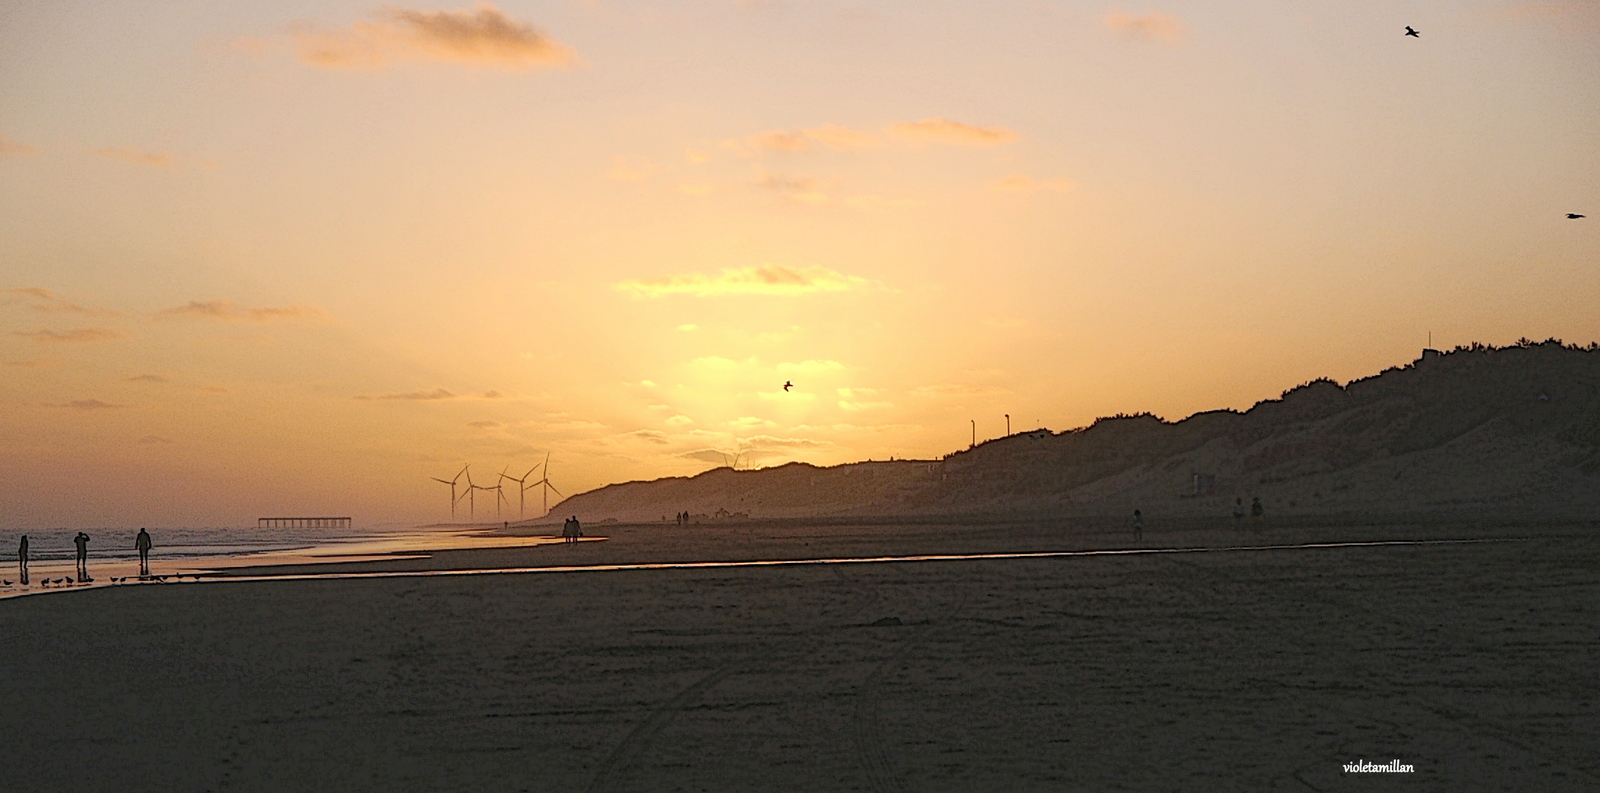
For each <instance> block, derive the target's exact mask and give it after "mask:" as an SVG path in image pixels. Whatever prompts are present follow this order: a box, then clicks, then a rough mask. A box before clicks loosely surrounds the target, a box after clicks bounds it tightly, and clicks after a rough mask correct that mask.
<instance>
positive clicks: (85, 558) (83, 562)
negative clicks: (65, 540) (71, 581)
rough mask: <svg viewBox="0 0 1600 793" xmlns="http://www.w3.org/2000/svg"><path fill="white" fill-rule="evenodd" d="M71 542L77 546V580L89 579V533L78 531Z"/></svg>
mask: <svg viewBox="0 0 1600 793" xmlns="http://www.w3.org/2000/svg"><path fill="white" fill-rule="evenodd" d="M72 542H73V544H74V545H77V546H78V580H79V581H89V580H91V579H90V578H89V535H87V534H84V533H83V532H81V531H80V532H78V536H76V537H73V538H72Z"/></svg>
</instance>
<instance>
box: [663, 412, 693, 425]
mask: <svg viewBox="0 0 1600 793" xmlns="http://www.w3.org/2000/svg"><path fill="white" fill-rule="evenodd" d="M661 423H663V424H666V425H667V426H669V427H687V426H689V425H690V424H693V423H694V419H692V418H689V417H688V416H685V415H683V414H682V413H679V414H678V415H676V416H670V417H668V418H666V419H665V420H663V421H662V422H661Z"/></svg>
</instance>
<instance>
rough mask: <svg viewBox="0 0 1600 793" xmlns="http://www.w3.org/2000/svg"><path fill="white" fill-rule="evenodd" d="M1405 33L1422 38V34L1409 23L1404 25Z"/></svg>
mask: <svg viewBox="0 0 1600 793" xmlns="http://www.w3.org/2000/svg"><path fill="white" fill-rule="evenodd" d="M1406 35H1407V36H1411V37H1412V38H1419V39H1420V38H1422V34H1421V33H1418V32H1417V31H1416V29H1415V28H1413V27H1411V26H1410V25H1406Z"/></svg>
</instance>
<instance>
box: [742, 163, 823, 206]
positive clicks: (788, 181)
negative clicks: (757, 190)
mask: <svg viewBox="0 0 1600 793" xmlns="http://www.w3.org/2000/svg"><path fill="white" fill-rule="evenodd" d="M755 183H756V186H757V187H761V188H765V189H767V190H772V191H774V192H777V193H782V194H783V195H785V196H788V197H789V198H792V199H794V200H796V201H799V202H801V203H804V204H825V203H827V202H828V194H827V193H824V192H822V188H821V184H820V183H819V182H818V181H817V180H816V178H815V177H813V176H811V175H809V174H803V173H802V174H796V175H794V176H780V175H778V174H773V173H768V172H766V171H765V170H763V171H761V176H760V177H758V178H757V179H756V182H755Z"/></svg>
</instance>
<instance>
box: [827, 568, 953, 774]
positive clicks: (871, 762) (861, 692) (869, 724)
mask: <svg viewBox="0 0 1600 793" xmlns="http://www.w3.org/2000/svg"><path fill="white" fill-rule="evenodd" d="M834 571H835V572H839V570H838V568H835V570H834ZM841 575H842V573H841ZM908 586H912V585H908ZM875 589H876V587H875ZM959 591H960V593H961V596H960V600H958V601H957V602H956V605H955V606H954V607H953V608H951V609H949V610H948V611H947V612H946V614H945V618H944V619H941V620H934V619H929V620H926V621H924V622H923V624H922V625H920V626H919V627H917V628H916V629H915V631H913V632H912V633H911V635H909V636H906V637H905V638H903V639H902V640H900V642H899V644H898V646H897V647H896V649H895V650H894V651H893V652H891V653H890V654H889V655H887V656H885V657H884V658H883V659H882V660H880V661H879V662H878V663H877V664H876V665H874V666H873V668H872V671H871V672H869V673H868V674H867V676H866V677H865V678H863V679H862V681H861V684H860V685H859V686H858V687H857V688H856V708H855V716H854V718H853V719H851V723H850V728H851V729H850V732H851V739H852V742H853V743H854V744H855V748H856V761H857V762H858V763H859V764H860V766H861V770H862V772H863V773H865V774H866V776H867V784H868V785H870V786H871V788H872V789H873V790H875V791H877V792H878V793H907V790H906V786H905V782H904V781H903V780H902V779H901V775H900V774H899V773H898V772H897V771H896V770H895V766H894V762H893V760H892V759H891V758H890V756H889V752H888V750H887V749H886V748H885V747H884V738H883V721H882V719H881V718H879V707H878V706H879V702H880V700H881V695H882V693H883V691H882V687H883V678H884V675H885V673H886V672H888V671H889V670H890V669H892V668H893V667H892V665H893V664H897V663H898V662H899V661H900V660H901V659H903V658H904V657H905V656H906V653H908V652H910V651H911V649H912V648H913V647H915V646H917V645H918V644H920V643H921V642H923V641H924V640H926V639H927V637H928V635H929V634H931V633H932V632H933V630H934V629H935V628H937V627H940V626H942V625H945V624H947V623H948V622H949V620H950V618H952V617H954V616H955V615H956V614H959V613H960V612H961V610H962V609H963V608H965V607H966V605H967V590H966V588H965V587H962V588H960V589H959ZM918 605H922V604H918ZM896 627H898V626H896ZM892 629H893V628H891V630H892Z"/></svg>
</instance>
